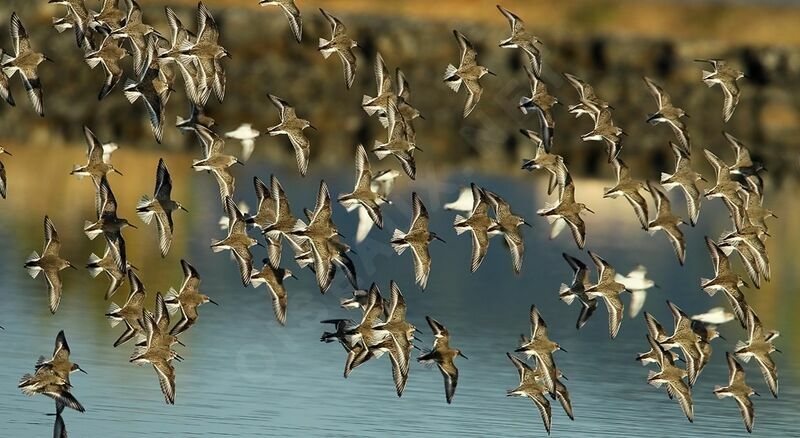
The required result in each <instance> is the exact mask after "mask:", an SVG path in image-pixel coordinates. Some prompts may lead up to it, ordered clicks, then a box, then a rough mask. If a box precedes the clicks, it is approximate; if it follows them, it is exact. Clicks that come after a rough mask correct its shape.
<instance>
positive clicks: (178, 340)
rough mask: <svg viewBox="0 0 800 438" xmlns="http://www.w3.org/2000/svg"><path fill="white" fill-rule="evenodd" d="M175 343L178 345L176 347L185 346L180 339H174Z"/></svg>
mask: <svg viewBox="0 0 800 438" xmlns="http://www.w3.org/2000/svg"><path fill="white" fill-rule="evenodd" d="M175 342H177V343H178V345H180V346H181V347H185V346H186V344H184V343H183V342H181V340H180V339H176V340H175ZM181 360H183V358H181Z"/></svg>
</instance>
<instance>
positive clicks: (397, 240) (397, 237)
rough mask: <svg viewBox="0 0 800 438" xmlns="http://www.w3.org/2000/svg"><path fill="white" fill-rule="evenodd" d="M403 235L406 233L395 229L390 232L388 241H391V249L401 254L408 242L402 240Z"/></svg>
mask: <svg viewBox="0 0 800 438" xmlns="http://www.w3.org/2000/svg"><path fill="white" fill-rule="evenodd" d="M405 237H406V234H405V233H404V232H402V231H400V230H398V229H395V230H394V233H392V240H391V241H390V242H391V243H392V249H393V250H394V252H396V253H397V254H402V253H403V251H405V250H406V248H407V247H408V244H407V243H406V242H405V241H404V240H403V239H404V238H405Z"/></svg>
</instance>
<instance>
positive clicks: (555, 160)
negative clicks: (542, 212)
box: [519, 129, 569, 196]
mask: <svg viewBox="0 0 800 438" xmlns="http://www.w3.org/2000/svg"><path fill="white" fill-rule="evenodd" d="M519 132H521V133H522V135H524V136H525V137H528V138H529V139H531V140H532V141H533V142H534V143H535V144H536V155H534V157H533V158H531V159H526V160H524V161H523V162H522V168H523V169H525V170H528V171H533V170H539V169H543V170H546V171H547V173H548V174H549V175H550V178H549V180H548V183H547V194H548V195H549V194H551V193H553V190H555V189H556V187H558V188H559V196H560V193H561V192H562V191H563V190H564V187H565V186H566V185H567V178H568V177H569V171H568V170H567V166H566V165H565V164H564V158H563V157H562V156H561V155H556V154H551V153H550V152H547V147H546V146H545V144H544V142H543V141H542V139H541V138H539V136H538V135H537V134H536V133H535V132H533V131H528V130H525V129H520V130H519Z"/></svg>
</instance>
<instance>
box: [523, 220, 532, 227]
mask: <svg viewBox="0 0 800 438" xmlns="http://www.w3.org/2000/svg"><path fill="white" fill-rule="evenodd" d="M522 225H527V226H529V227H531V228H533V225H531V224H530V223H528V221H522Z"/></svg>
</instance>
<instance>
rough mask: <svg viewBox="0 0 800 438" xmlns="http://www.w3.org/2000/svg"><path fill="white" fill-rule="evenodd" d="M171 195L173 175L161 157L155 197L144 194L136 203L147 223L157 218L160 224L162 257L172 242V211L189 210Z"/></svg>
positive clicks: (159, 234)
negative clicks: (171, 175)
mask: <svg viewBox="0 0 800 438" xmlns="http://www.w3.org/2000/svg"><path fill="white" fill-rule="evenodd" d="M171 195H172V177H170V175H169V170H168V169H167V165H166V164H164V159H163V158H160V159H159V160H158V167H157V168H156V188H155V190H154V191H153V197H152V198H150V197H149V196H146V195H145V196H142V199H141V200H140V201H139V203H138V204H137V205H136V213H137V214H138V215H139V218H141V219H142V221H144V223H146V224H149V223H150V222H152V220H153V218H155V220H156V225H157V226H158V246H159V248H160V249H161V257H166V256H167V253H168V252H169V248H170V245H171V244H172V228H173V223H172V212H173V211H175V210H183V211H186V212H188V210H186V208H184V207H183V205H181V203H180V202H176V201H173V200H172V198H171Z"/></svg>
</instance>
